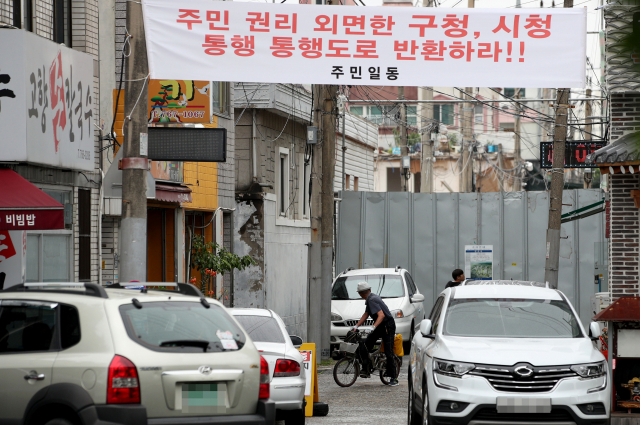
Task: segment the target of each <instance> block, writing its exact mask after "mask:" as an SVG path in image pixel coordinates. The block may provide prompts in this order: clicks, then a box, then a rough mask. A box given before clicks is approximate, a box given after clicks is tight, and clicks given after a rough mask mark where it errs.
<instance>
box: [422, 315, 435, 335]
mask: <svg viewBox="0 0 640 425" xmlns="http://www.w3.org/2000/svg"><path fill="white" fill-rule="evenodd" d="M420 333H421V334H422V336H423V337H425V338H435V337H436V336H435V335H433V334H432V333H431V320H429V319H424V320H423V321H422V322H420Z"/></svg>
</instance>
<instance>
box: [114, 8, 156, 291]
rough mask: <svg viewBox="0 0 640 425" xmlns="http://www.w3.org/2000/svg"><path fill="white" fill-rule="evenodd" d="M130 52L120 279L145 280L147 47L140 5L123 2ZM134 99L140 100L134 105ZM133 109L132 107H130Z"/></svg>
mask: <svg viewBox="0 0 640 425" xmlns="http://www.w3.org/2000/svg"><path fill="white" fill-rule="evenodd" d="M126 22H127V29H128V31H129V34H128V35H129V36H130V39H129V42H130V44H131V55H130V56H128V57H127V58H126V61H125V67H126V69H125V70H126V78H127V81H126V85H125V92H124V110H125V114H127V113H128V114H129V115H125V118H124V126H125V131H124V143H123V146H122V149H124V151H123V157H122V221H121V224H120V243H121V244H122V245H121V246H122V256H121V257H120V258H121V260H120V281H121V282H130V281H134V280H137V281H139V282H145V281H146V280H147V179H146V177H147V172H148V169H149V167H148V160H147V107H146V104H147V103H146V99H148V96H147V93H148V87H147V79H146V78H145V77H147V76H148V75H149V68H148V65H147V46H146V44H145V34H144V24H143V20H142V5H141V4H140V3H138V2H133V1H129V2H127V18H126ZM138 99H142V102H139V104H138V105H137V107H136V103H138ZM134 108H135V109H134Z"/></svg>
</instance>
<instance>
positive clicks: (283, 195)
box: [277, 148, 289, 217]
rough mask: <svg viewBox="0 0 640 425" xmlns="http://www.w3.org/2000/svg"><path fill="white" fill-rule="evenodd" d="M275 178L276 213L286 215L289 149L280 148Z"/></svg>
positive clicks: (287, 206)
mask: <svg viewBox="0 0 640 425" xmlns="http://www.w3.org/2000/svg"><path fill="white" fill-rule="evenodd" d="M277 180H278V185H277V191H278V192H277V203H278V214H279V215H280V216H283V217H286V216H287V214H288V212H289V211H288V210H289V149H286V148H280V160H279V162H278V177H277Z"/></svg>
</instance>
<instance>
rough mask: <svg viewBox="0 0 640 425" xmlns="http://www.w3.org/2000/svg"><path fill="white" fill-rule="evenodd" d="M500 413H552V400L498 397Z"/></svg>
mask: <svg viewBox="0 0 640 425" xmlns="http://www.w3.org/2000/svg"><path fill="white" fill-rule="evenodd" d="M496 408H497V410H498V413H551V399H550V398H531V397H498V398H497V400H496Z"/></svg>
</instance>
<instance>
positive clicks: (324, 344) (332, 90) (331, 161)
mask: <svg viewBox="0 0 640 425" xmlns="http://www.w3.org/2000/svg"><path fill="white" fill-rule="evenodd" d="M323 92H324V93H323V97H322V105H323V111H322V114H323V115H322V281H321V298H320V299H321V309H320V320H321V323H322V327H321V332H320V337H321V340H320V344H318V343H316V347H318V346H319V348H320V349H321V350H320V357H321V360H328V359H329V358H330V357H331V353H330V347H331V346H330V339H331V284H332V283H333V240H334V237H333V216H334V214H335V202H334V196H333V179H334V175H335V169H336V117H337V108H335V107H334V105H335V102H336V100H337V94H338V86H330V85H325V86H324V90H323Z"/></svg>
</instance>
